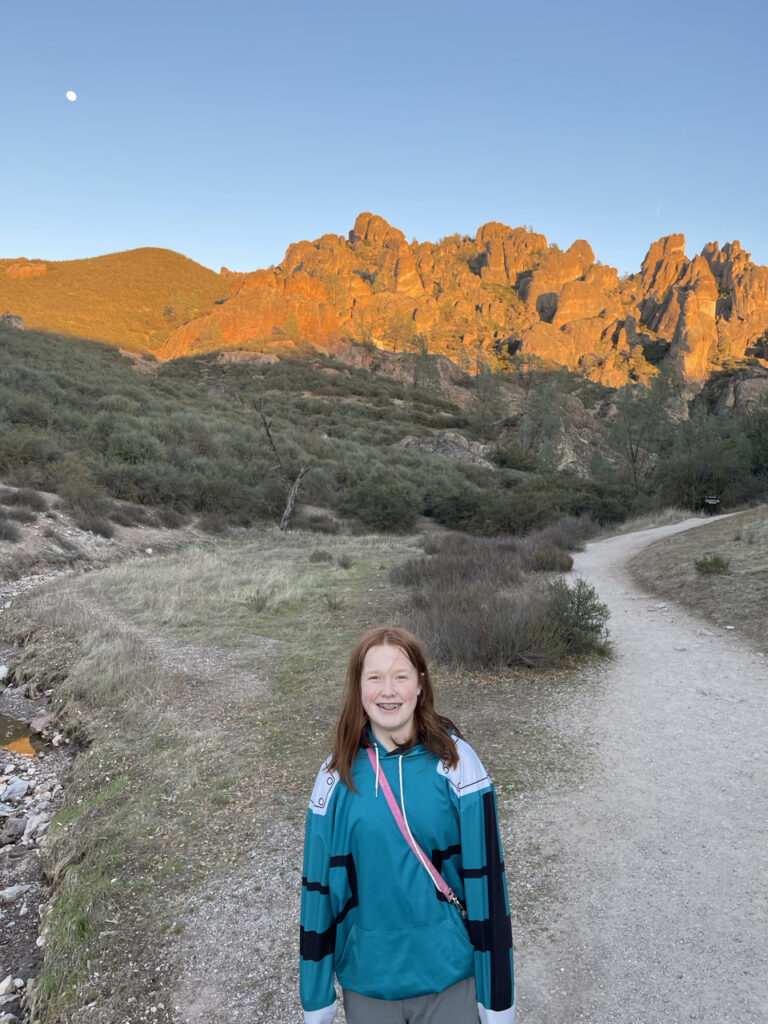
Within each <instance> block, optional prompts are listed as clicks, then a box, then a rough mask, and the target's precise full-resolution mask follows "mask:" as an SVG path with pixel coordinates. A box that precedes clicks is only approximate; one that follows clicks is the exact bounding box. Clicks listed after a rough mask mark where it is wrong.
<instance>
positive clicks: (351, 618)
mask: <svg viewBox="0 0 768 1024" xmlns="http://www.w3.org/2000/svg"><path fill="white" fill-rule="evenodd" d="M323 543H324V546H325V548H326V549H327V550H328V551H329V552H330V554H331V556H332V561H330V562H329V561H323V562H317V561H313V560H312V557H311V556H312V552H313V551H314V550H315V549H316V539H315V538H314V537H312V536H311V535H306V534H294V535H289V536H286V535H283V534H280V533H279V531H277V530H268V531H264V532H262V533H258V534H256V533H254V534H252V535H251V536H250V537H249V538H248V539H245V540H243V541H241V542H239V543H235V542H232V541H219V542H209V544H208V545H206V546H195V547H190V548H188V549H186V550H183V551H177V552H174V553H172V554H170V555H168V556H166V557H164V558H154V557H153V558H144V559H141V558H137V559H134V560H132V561H126V562H124V563H121V564H118V565H113V566H110V567H109V568H107V569H105V570H104V571H101V572H98V573H90V574H87V575H84V576H80V577H73V578H69V579H61V580H58V581H56V582H54V583H52V584H49V585H48V586H47V587H46V588H44V589H41V590H39V591H36V592H34V593H30V594H29V595H28V596H27V597H26V598H25V599H24V600H23V601H18V602H16V604H15V605H14V609H13V613H12V615H11V616H10V617H9V616H7V615H6V616H5V617H4V619H3V626H4V629H6V630H8V629H9V628H10V630H11V633H12V631H13V629H14V628H15V630H16V634H15V639H20V638H21V637H22V636H23V635H24V634H27V635H28V634H29V633H30V632H31V633H32V640H31V642H30V643H29V644H28V646H27V648H26V655H25V658H24V660H23V662H22V663H21V665H20V666H18V667H16V668H15V673H16V678H17V681H25V682H27V683H28V684H29V686H30V688H31V689H32V690H33V691H37V692H41V691H43V690H45V689H50V688H51V687H52V688H53V690H54V692H53V696H52V698H51V700H52V703H53V705H54V706H55V707H56V709H57V710H58V713H59V715H61V716H63V719H64V721H65V722H66V725H67V729H68V731H69V733H70V735H71V737H72V738H73V739H74V740H75V741H76V742H80V744H81V745H83V746H84V749H83V750H82V752H81V753H80V754H79V755H78V757H77V759H76V762H75V767H74V771H73V775H72V777H71V779H69V780H68V783H67V800H66V804H65V807H64V809H63V811H62V813H61V814H60V815H59V816H58V817H57V821H56V822H55V824H54V825H53V826H52V828H51V830H50V832H49V836H48V838H47V840H46V848H45V854H44V856H45V864H46V870H47V872H48V873H49V875H50V876H51V877H52V878H53V879H54V880H55V882H56V885H57V890H58V898H57V900H56V902H55V903H54V904H53V906H52V909H51V911H50V913H49V914H48V915H47V917H46V921H45V934H46V964H45V968H44V971H43V973H42V975H41V979H40V986H39V996H38V1015H39V1016H41V1019H43V1020H54V1019H55V1020H57V1021H61V1022H72V1021H75V1020H80V1019H81V1017H80V1016H78V1014H81V1013H82V1007H83V1006H84V1005H85V1004H87V1003H89V1002H94V1001H95V1002H96V1003H97V1004H98V1005H99V1006H100V1007H101V1012H102V1014H107V1015H108V1014H109V1013H110V1012H112V1011H111V1010H110V1006H112V1003H111V1002H110V1000H115V1003H114V1006H113V1007H112V1009H113V1011H114V1014H115V1015H114V1017H109V1016H104V1017H102V1018H101V1019H103V1020H106V1019H109V1020H113V1019H114V1020H117V1019H122V1018H121V1017H120V1016H119V1015H120V1012H121V1007H120V999H121V998H122V996H121V994H120V992H119V987H116V986H115V984H114V979H115V978H116V977H118V976H125V977H127V976H129V975H130V973H131V972H130V970H129V968H128V963H129V961H130V960H131V958H135V951H136V949H137V947H141V949H142V950H144V951H146V950H153V953H152V955H151V956H149V957H148V962H149V963H155V962H157V961H156V958H158V957H160V956H161V953H160V949H161V948H162V947H163V946H164V945H165V944H166V943H167V942H169V941H171V939H169V938H168V937H167V936H168V935H169V934H170V936H171V937H172V936H173V934H174V932H173V929H174V927H175V922H176V921H177V920H178V916H179V913H180V911H181V909H182V908H183V904H184V902H185V900H186V895H185V894H186V893H188V892H191V891H197V890H198V889H199V888H200V886H202V885H204V884H205V882H206V879H208V878H210V877H211V876H215V875H217V874H218V873H220V872H222V871H227V870H232V865H233V864H234V863H236V862H237V861H238V860H239V859H240V858H242V857H246V856H247V853H248V851H249V849H252V847H253V844H254V842H257V841H258V840H256V839H255V838H254V837H255V836H257V835H259V834H261V832H262V831H264V830H265V829H266V826H267V825H268V823H269V821H270V820H273V819H274V816H275V815H276V814H283V813H284V808H283V806H282V804H283V803H284V802H285V801H286V800H290V801H293V800H294V799H300V800H301V802H302V803H303V802H304V800H305V798H306V793H307V792H308V791H309V788H310V787H311V776H312V775H313V774H314V771H315V770H316V767H317V765H316V763H315V761H316V760H318V761H319V757H307V745H309V746H310V748H312V746H313V744H314V746H315V747H317V748H318V749H324V748H326V747H327V744H328V735H327V733H328V729H329V726H330V723H331V721H332V718H333V712H334V710H335V707H336V706H337V703H338V699H339V693H340V688H341V680H342V678H343V659H344V657H345V655H346V652H347V651H348V650H349V648H350V647H351V645H352V643H353V642H354V640H355V639H356V638H357V636H358V635H359V633H360V632H361V630H362V629H363V628H365V627H367V626H369V625H371V624H372V623H373V622H377V621H381V620H382V619H387V618H389V617H390V615H391V608H390V606H389V600H390V594H389V588H388V587H387V585H386V573H387V572H388V571H389V569H390V568H391V566H392V565H393V564H394V563H396V562H397V561H399V560H402V559H403V558H405V557H406V556H407V555H408V554H409V553H411V552H412V551H413V550H414V547H415V544H416V541H415V540H407V539H399V540H393V539H390V538H385V537H360V538H336V537H328V538H324V541H323ZM339 562H341V563H342V564H343V565H345V566H346V568H343V567H342V565H340V564H339ZM261 595H265V598H266V599H265V600H264V601H262V600H261ZM14 624H15V625H14ZM308 684H311V685H308ZM244 751H247V752H248V756H247V759H245V760H244V759H243V752H244ZM234 765H237V773H236V777H235V781H234V782H233V766H234ZM272 794H274V795H272ZM299 794H301V795H300V796H299ZM274 801H277V802H278V803H279V804H280V806H275V805H274ZM238 823H242V828H240V827H239V825H238ZM115 922H118V924H115ZM105 931H106V932H108V933H109V934H110V935H112V938H111V940H110V943H109V945H108V946H107V945H106V944H104V943H98V942H97V941H96V939H97V936H98V935H99V933H100V932H105ZM94 943H95V946H94ZM153 958H154V959H153ZM89 961H90V964H89ZM96 963H98V964H99V967H96ZM94 972H98V973H94ZM152 984H154V981H152Z"/></svg>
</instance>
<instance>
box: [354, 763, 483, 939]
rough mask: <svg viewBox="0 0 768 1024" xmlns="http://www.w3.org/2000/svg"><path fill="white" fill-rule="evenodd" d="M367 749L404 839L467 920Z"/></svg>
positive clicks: (461, 906)
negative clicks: (413, 832) (414, 834)
mask: <svg viewBox="0 0 768 1024" xmlns="http://www.w3.org/2000/svg"><path fill="white" fill-rule="evenodd" d="M367 750H368V759H369V760H370V762H371V767H372V768H373V770H374V773H375V774H376V775H377V777H378V780H379V785H380V786H381V790H382V792H383V794H384V797H385V799H386V801H387V804H388V806H389V809H390V811H391V812H392V817H393V818H394V819H395V821H396V822H397V827H398V828H399V829H400V831H401V832H402V834H403V839H405V841H406V843H408V845H409V846H410V848H411V849H412V850H413V852H414V854H415V855H416V857H417V858H418V860H419V862H420V863H421V864H422V866H423V867H424V868H425V869H426V870H427V872H428V873H429V876H430V878H431V879H432V881H433V882H434V883H435V886H436V888H437V889H438V890H439V891H440V892H441V893H442V894H443V896H445V898H446V899H447V900H448V902H449V903H452V904H453V905H454V907H456V909H457V910H458V911H459V913H460V914H461V916H462V919H464V920H466V917H467V911H466V909H465V907H464V904H463V903H462V902H461V900H460V899H459V897H458V896H457V895H456V893H455V892H454V891H453V889H451V887H450V886H449V885H448V883H447V882H446V880H445V879H444V878H443V876H442V875H441V874H440V872H439V871H438V870H437V868H436V867H435V865H434V864H433V863H432V861H431V860H430V859H429V857H428V856H427V855H426V853H424V851H423V850H422V848H421V847H420V846H419V844H418V843H417V842H416V840H415V839H414V838H413V836H412V835H411V833H410V830H409V828H408V825H407V824H406V821H405V818H404V817H403V812H402V811H401V809H400V807H399V805H398V803H397V800H395V794H394V793H393V792H392V789H391V787H390V785H389V783H388V782H387V777H386V775H385V774H384V772H383V770H382V771H379V770H378V769H377V766H376V755H375V754H374V752H373V749H372V748H371V747H368V748H367Z"/></svg>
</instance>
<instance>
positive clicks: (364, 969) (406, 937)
mask: <svg viewBox="0 0 768 1024" xmlns="http://www.w3.org/2000/svg"><path fill="white" fill-rule="evenodd" d="M452 912H453V911H452ZM456 917H457V918H458V914H457V915H456ZM473 973H474V958H473V949H472V944H471V942H470V941H469V938H468V936H467V933H466V930H465V929H464V926H463V925H462V924H461V921H460V920H459V921H458V926H456V925H455V924H453V923H448V922H445V921H442V922H440V924H431V925H415V926H414V927H412V928H404V929H398V930H397V931H387V930H383V929H382V930H374V931H363V930H362V929H360V928H357V927H356V926H354V925H353V926H352V928H351V929H350V932H349V936H348V938H347V941H346V942H345V943H344V949H343V951H342V954H341V956H340V957H339V959H338V961H337V964H336V974H337V975H338V978H339V981H340V983H341V984H342V986H343V987H344V988H350V989H352V990H353V991H354V992H359V993H360V994H361V995H365V996H371V997H372V998H374V999H409V998H411V997H413V996H419V995H426V994H427V993H430V992H442V991H443V989H446V988H449V987H450V986H451V985H455V984H456V982H458V981H461V980H462V979H464V978H468V977H470V976H471V975H472V974H473Z"/></svg>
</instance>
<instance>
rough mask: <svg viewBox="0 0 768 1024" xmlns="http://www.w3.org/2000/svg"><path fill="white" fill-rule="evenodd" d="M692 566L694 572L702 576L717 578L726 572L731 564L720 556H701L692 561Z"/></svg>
mask: <svg viewBox="0 0 768 1024" xmlns="http://www.w3.org/2000/svg"><path fill="white" fill-rule="evenodd" d="M693 565H694V568H695V569H696V572H700V573H701V574H702V576H719V575H720V574H721V573H724V572H728V569H729V568H730V565H731V563H730V562H729V561H728V559H727V558H723V556H722V555H702V556H701V558H696V559H694V562H693Z"/></svg>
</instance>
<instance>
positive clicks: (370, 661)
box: [360, 644, 421, 750]
mask: <svg viewBox="0 0 768 1024" xmlns="http://www.w3.org/2000/svg"><path fill="white" fill-rule="evenodd" d="M360 685H361V698H362V702H363V709H364V710H365V712H366V714H367V715H368V718H369V720H370V723H371V730H372V732H373V735H374V736H375V737H376V739H377V740H378V741H379V743H381V745H382V746H383V747H385V748H386V749H387V750H394V749H395V748H396V747H399V746H401V744H403V743H407V742H408V740H410V739H413V731H414V725H413V714H414V711H415V710H416V703H417V701H418V697H419V694H420V693H421V683H420V682H419V673H418V671H417V669H416V666H415V665H413V664H412V663H411V661H409V659H408V657H407V655H406V654H405V651H403V650H402V649H401V648H400V647H395V646H394V645H393V644H378V645H376V646H374V647H371V648H370V649H369V650H368V652H367V653H366V655H365V660H364V662H363V671H362V674H361V677H360Z"/></svg>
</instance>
